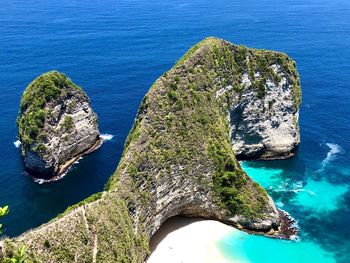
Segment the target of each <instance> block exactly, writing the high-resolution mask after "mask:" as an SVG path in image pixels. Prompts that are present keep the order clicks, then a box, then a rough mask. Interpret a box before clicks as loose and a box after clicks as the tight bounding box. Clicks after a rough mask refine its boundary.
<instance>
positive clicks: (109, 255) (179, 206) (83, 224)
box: [4, 38, 301, 262]
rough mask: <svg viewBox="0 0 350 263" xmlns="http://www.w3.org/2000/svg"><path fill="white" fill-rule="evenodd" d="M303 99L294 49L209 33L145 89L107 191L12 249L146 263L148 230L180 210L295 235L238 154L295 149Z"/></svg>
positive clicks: (36, 255) (37, 256)
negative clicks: (259, 46) (235, 40)
mask: <svg viewBox="0 0 350 263" xmlns="http://www.w3.org/2000/svg"><path fill="white" fill-rule="evenodd" d="M300 100H301V91H300V83H299V76H298V73H297V70H296V67H295V62H294V61H293V60H292V59H290V58H289V57H288V56H287V55H285V54H283V53H278V52H273V51H267V50H256V49H250V48H246V47H243V46H236V45H233V44H231V43H229V42H227V41H224V40H221V39H217V38H207V39H205V40H203V41H201V42H200V43H198V44H197V45H195V46H194V47H192V48H191V49H190V50H189V51H188V52H187V53H186V54H185V55H184V56H183V57H182V58H181V59H180V60H179V61H178V62H177V64H176V65H175V66H174V67H173V68H172V69H171V70H169V71H168V72H166V73H164V75H163V76H161V77H160V78H159V79H158V80H157V81H156V82H155V83H154V84H153V86H152V87H151V89H150V90H149V92H148V93H147V95H146V96H145V97H144V99H143V101H142V103H141V105H140V108H139V111H138V114H137V117H136V120H135V122H134V125H133V128H132V130H131V131H130V133H129V136H128V138H127V140H126V142H125V146H124V152H123V155H122V158H121V160H120V163H119V165H118V168H117V170H116V172H115V173H114V175H112V176H111V178H110V179H109V181H108V183H107V185H106V187H105V190H104V191H103V192H100V193H97V194H95V195H93V196H91V197H89V198H87V199H86V200H84V201H82V202H80V203H79V204H77V205H75V206H73V207H70V208H68V209H67V211H66V212H65V213H63V214H62V215H60V216H58V217H57V218H55V219H53V220H52V221H51V222H49V223H47V224H45V225H42V226H41V227H39V228H37V229H34V230H31V231H28V232H27V233H24V234H23V235H21V236H19V237H18V238H15V239H12V240H9V239H8V240H6V241H5V245H4V253H5V255H11V253H13V251H14V250H15V248H16V247H19V246H21V245H24V246H25V247H26V248H27V254H28V257H29V258H31V259H32V260H34V261H35V262H144V260H145V258H146V257H147V255H149V241H150V238H151V237H152V236H153V235H154V234H155V232H156V231H157V230H158V229H159V228H160V226H161V225H162V223H163V222H165V220H167V219H168V218H170V217H173V216H176V215H184V216H190V217H201V218H207V219H215V220H218V221H221V222H224V223H227V224H229V225H232V226H236V227H238V228H241V229H244V230H246V231H250V232H254V233H259V234H264V235H269V236H274V237H282V238H289V236H290V235H291V234H294V232H293V231H291V230H290V229H291V228H290V227H291V224H292V223H293V222H292V220H290V219H289V217H288V215H287V214H285V213H284V212H282V211H279V210H278V209H277V208H276V207H275V205H274V203H273V201H272V199H271V198H270V197H269V196H268V194H267V193H266V191H265V190H264V189H263V188H262V187H261V186H260V185H259V184H257V183H256V182H254V181H252V180H251V179H250V178H249V177H248V176H247V175H246V173H245V172H244V170H243V169H242V168H241V166H240V164H239V162H238V161H237V158H236V154H237V155H239V156H241V158H252V159H255V158H257V159H271V158H285V157H286V156H290V155H291V154H293V152H294V151H295V148H296V146H297V145H298V143H299V129H298V118H297V116H298V110H299V104H300ZM280 111H282V112H280ZM281 136H282V137H281ZM279 138H280V139H281V140H280V139H279Z"/></svg>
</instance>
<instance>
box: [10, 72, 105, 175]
mask: <svg viewBox="0 0 350 263" xmlns="http://www.w3.org/2000/svg"><path fill="white" fill-rule="evenodd" d="M17 124H18V128H19V139H20V141H21V142H22V155H23V157H24V163H25V166H26V168H27V169H28V170H30V171H32V172H33V175H34V176H35V177H45V178H50V177H52V176H56V175H60V174H62V173H63V172H64V171H65V170H66V169H67V168H68V167H69V166H70V165H71V164H73V163H74V161H75V160H76V159H77V158H79V156H81V155H82V154H85V153H87V152H90V151H92V150H93V149H94V148H96V147H98V146H99V144H100V143H101V140H100V138H99V130H98V119H97V115H96V114H95V112H94V111H93V110H92V109H91V106H90V100H89V98H88V97H87V95H86V94H85V92H84V91H83V90H82V89H81V88H80V87H78V86H77V85H75V84H74V83H73V82H72V81H71V80H70V79H69V78H67V77H66V76H65V75H64V74H61V73H59V72H56V71H51V72H47V73H45V74H43V75H41V76H39V77H38V78H36V79H35V80H34V81H33V82H32V83H30V85H29V86H28V87H27V89H26V90H25V91H24V93H23V96H22V99H21V104H20V114H19V116H18V119H17Z"/></svg>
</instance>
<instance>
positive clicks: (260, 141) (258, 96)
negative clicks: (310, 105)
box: [230, 64, 301, 159]
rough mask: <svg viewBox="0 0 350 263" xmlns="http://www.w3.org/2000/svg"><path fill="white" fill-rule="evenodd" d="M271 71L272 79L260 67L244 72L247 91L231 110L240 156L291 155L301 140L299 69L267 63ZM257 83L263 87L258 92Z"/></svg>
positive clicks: (264, 157)
mask: <svg viewBox="0 0 350 263" xmlns="http://www.w3.org/2000/svg"><path fill="white" fill-rule="evenodd" d="M268 70H270V71H272V72H273V75H274V76H273V78H271V77H270V78H269V77H268V78H266V77H263V74H262V73H261V72H260V70H259V69H258V70H257V71H255V72H254V74H252V75H251V76H249V74H248V73H245V74H244V75H243V77H242V85H243V86H245V90H244V91H243V92H242V93H241V94H239V95H237V103H234V105H233V107H232V109H231V110H230V130H231V142H232V146H233V150H234V152H235V153H236V157H237V158H238V159H283V158H288V157H291V156H293V155H294V153H295V150H296V148H297V146H298V145H299V143H300V136H299V123H298V118H299V103H300V96H301V94H300V89H299V88H298V87H299V85H300V84H299V82H298V81H299V78H298V75H297V72H296V71H294V70H291V71H290V72H288V71H286V69H284V68H282V67H281V66H280V64H272V65H268ZM257 83H258V84H257ZM256 85H263V86H264V88H263V90H262V93H256V92H255V90H254V88H252V87H254V86H256ZM294 86H296V87H294Z"/></svg>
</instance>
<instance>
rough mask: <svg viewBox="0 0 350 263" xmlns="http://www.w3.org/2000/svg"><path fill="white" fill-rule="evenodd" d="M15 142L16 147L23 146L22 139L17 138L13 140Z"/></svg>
mask: <svg viewBox="0 0 350 263" xmlns="http://www.w3.org/2000/svg"><path fill="white" fill-rule="evenodd" d="M13 144H14V145H15V147H16V148H19V147H20V146H21V144H22V143H21V141H20V140H17V141H15V142H13Z"/></svg>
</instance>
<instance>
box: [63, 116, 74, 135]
mask: <svg viewBox="0 0 350 263" xmlns="http://www.w3.org/2000/svg"><path fill="white" fill-rule="evenodd" d="M73 126H74V123H73V118H72V116H65V117H64V120H63V124H62V128H63V129H65V130H67V131H69V130H71V129H72V128H73Z"/></svg>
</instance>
